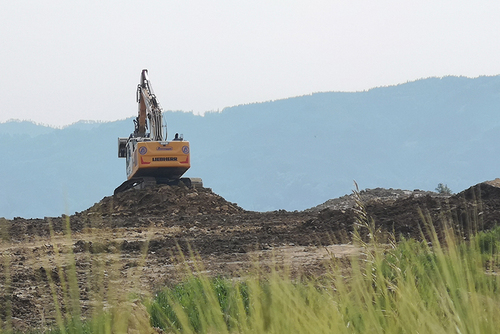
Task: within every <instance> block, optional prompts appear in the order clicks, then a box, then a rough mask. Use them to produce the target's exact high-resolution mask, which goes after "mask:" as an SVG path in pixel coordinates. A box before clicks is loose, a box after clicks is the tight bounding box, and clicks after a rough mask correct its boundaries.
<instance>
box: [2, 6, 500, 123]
mask: <svg viewBox="0 0 500 334" xmlns="http://www.w3.org/2000/svg"><path fill="white" fill-rule="evenodd" d="M499 18H500V1H498V0H495V1H480V0H479V1H465V0H464V1H462V0H450V1H440V0H432V1H426V0H394V1H392V0H366V1H362V0H344V1H336V0H331V1H315V0H307V1H292V0H288V1H277V0H276V1H274V0H267V1H260V0H252V1H237V0H228V1H219V0H215V1H202V0H196V1H195V0H193V1H189V0H176V1H173V0H172V1H151V0H148V1H125V0H122V1H105V0H104V1H103V0H99V1H92V0H85V1H67V0H58V1H55V0H46V1H38V0H33V1H19V0H16V1H2V6H1V10H0V24H1V30H0V45H1V52H0V69H1V75H0V82H1V86H0V99H1V104H0V122H4V121H6V120H8V119H12V118H14V119H29V120H33V121H35V122H41V123H45V124H51V125H65V124H70V123H73V122H76V121H78V120H82V119H84V120H116V119H123V118H126V117H130V116H135V115H136V113H137V106H136V102H135V90H136V86H137V84H138V83H139V77H140V72H141V70H142V69H143V68H147V69H149V75H150V79H151V82H152V84H153V87H154V90H155V92H156V95H157V97H158V99H159V100H160V102H161V104H162V106H163V108H164V109H165V110H184V111H194V112H196V113H203V112H204V111H207V110H218V109H220V110H222V109H223V108H224V107H227V106H232V105H238V104H245V103H251V102H261V101H268V100H275V99H281V98H287V97H292V96H298V95H305V94H310V93H312V92H320V91H357V90H364V89H369V88H372V87H376V86H384V85H393V84H398V83H403V82H406V81H412V80H415V79H419V78H425V77H430V76H444V75H464V76H469V77H475V76H479V75H496V74H500V19H499Z"/></svg>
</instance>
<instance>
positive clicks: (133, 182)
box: [113, 177, 203, 195]
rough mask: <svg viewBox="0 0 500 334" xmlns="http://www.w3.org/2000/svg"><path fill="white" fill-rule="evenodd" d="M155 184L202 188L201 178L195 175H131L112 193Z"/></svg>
mask: <svg viewBox="0 0 500 334" xmlns="http://www.w3.org/2000/svg"><path fill="white" fill-rule="evenodd" d="M157 184H166V185H170V186H179V185H181V184H182V185H184V186H186V187H188V188H203V181H202V180H201V178H197V177H192V178H189V177H181V178H180V179H168V178H161V177H133V178H131V179H130V180H127V181H125V182H123V183H122V184H121V185H120V186H118V187H117V188H116V189H115V191H114V193H113V194H114V195H116V194H118V193H121V192H124V191H127V190H129V189H144V188H148V187H154V186H156V185H157Z"/></svg>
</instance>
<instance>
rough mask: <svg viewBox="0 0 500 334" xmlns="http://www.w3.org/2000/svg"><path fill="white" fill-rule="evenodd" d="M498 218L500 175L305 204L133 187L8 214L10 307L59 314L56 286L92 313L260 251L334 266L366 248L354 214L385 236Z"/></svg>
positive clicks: (2, 301)
mask: <svg viewBox="0 0 500 334" xmlns="http://www.w3.org/2000/svg"><path fill="white" fill-rule="evenodd" d="M360 201H361V202H360ZM357 203H358V204H357ZM361 203H362V204H361ZM359 204H361V205H362V206H359ZM499 219H500V179H496V180H494V181H488V182H484V183H480V184H478V185H475V186H473V187H471V188H469V189H467V190H464V191H463V192H461V193H459V194H456V195H453V196H443V195H439V194H437V193H433V192H424V191H420V190H414V191H407V190H398V189H381V188H377V189H366V190H363V191H360V192H359V193H357V194H352V195H346V196H343V197H341V198H338V199H332V200H329V201H327V202H325V203H323V204H321V205H319V206H317V207H315V208H311V209H309V210H305V211H300V212H297V211H296V212H287V211H282V210H280V211H273V212H252V211H246V210H244V209H242V208H241V207H239V206H238V205H236V204H235V203H231V202H228V201H226V200H225V199H224V198H222V197H221V196H219V195H217V194H215V193H213V192H212V190H211V189H209V188H200V189H191V188H186V187H184V186H180V187H179V186H158V187H154V188H148V189H143V190H129V191H126V192H123V193H120V194H117V195H115V196H110V197H105V198H103V199H102V200H101V201H99V202H98V203H96V204H95V205H94V206H92V207H90V208H89V209H87V210H85V211H82V212H79V213H76V214H74V215H72V216H63V217H57V218H45V219H23V218H15V219H13V220H5V219H3V220H0V226H1V227H2V237H3V239H2V243H1V244H0V252H1V254H2V261H1V263H0V272H1V273H2V275H0V319H1V320H2V321H5V319H7V318H10V317H11V318H12V324H11V325H12V326H13V327H14V328H15V329H17V330H21V331H22V330H26V329H28V328H33V327H42V328H43V327H47V326H51V325H53V324H54V322H55V320H56V317H57V314H56V312H55V311H54V297H56V298H57V300H58V303H59V304H60V305H62V309H63V311H64V310H69V309H70V308H71V303H68V300H69V298H68V297H65V296H67V295H68V294H71V291H73V292H74V293H76V294H79V298H80V307H81V310H82V312H83V315H84V316H87V315H89V314H90V311H91V310H92V309H93V307H95V306H96V305H97V306H98V305H99V304H100V302H102V305H103V307H107V305H109V304H112V303H113V301H118V302H120V301H121V300H124V298H125V297H126V296H129V295H130V293H132V292H133V293H136V295H138V296H149V295H151V294H153V293H154V292H155V291H157V289H160V288H161V287H164V286H170V285H172V284H175V283H176V282H179V281H180V280H182V279H183V278H184V277H185V271H186V268H191V269H192V268H195V267H196V269H197V270H198V271H199V272H203V273H206V274H208V275H213V276H226V277H232V278H238V277H242V276H245V275H246V274H247V273H248V272H250V271H252V270H255V269H254V265H255V263H256V261H258V262H259V263H260V264H261V265H264V266H266V265H268V266H272V265H275V264H279V265H283V264H285V265H287V266H288V267H289V268H290V271H291V273H292V275H295V276H299V275H306V276H308V275H314V276H319V275H323V274H324V273H325V270H326V269H325V266H324V265H323V264H324V262H325V260H327V259H329V258H331V257H332V256H335V257H339V258H343V257H348V256H352V255H354V254H358V253H359V252H360V249H359V248H358V247H357V246H354V245H353V242H352V237H353V231H354V227H355V226H358V231H359V234H360V237H361V238H362V239H364V240H367V238H368V236H369V235H370V234H369V233H370V231H369V228H368V226H370V225H372V229H373V230H374V231H376V233H375V235H376V236H377V237H378V238H380V239H379V240H380V241H381V242H386V240H387V238H395V239H399V238H401V237H405V238H410V237H412V238H417V239H421V238H422V233H421V230H423V231H424V235H425V231H426V228H425V226H429V224H433V226H435V227H436V229H437V231H438V234H439V233H440V232H441V231H442V227H443V226H453V227H455V228H456V231H460V233H461V234H462V236H463V237H464V238H467V237H468V235H469V233H470V232H471V231H478V230H485V229H490V228H492V227H493V226H495V225H497V224H498V222H499V221H498V220H499ZM424 221H427V224H426V223H424ZM354 244H356V243H354ZM182 254H184V255H186V256H187V258H188V260H187V261H184V260H183V258H182ZM189 254H194V255H192V256H191V257H190V255H189ZM193 256H196V257H197V259H198V261H193ZM72 273H76V276H74V275H72ZM68 282H70V283H71V282H74V285H75V286H78V288H77V289H73V290H72V289H71V288H69V287H68V284H69V283H68ZM69 285H71V284H69ZM66 288H67V289H66ZM65 291H66V292H65ZM67 291H70V292H67ZM0 324H1V322H0Z"/></svg>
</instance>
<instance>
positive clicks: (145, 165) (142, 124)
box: [114, 70, 203, 194]
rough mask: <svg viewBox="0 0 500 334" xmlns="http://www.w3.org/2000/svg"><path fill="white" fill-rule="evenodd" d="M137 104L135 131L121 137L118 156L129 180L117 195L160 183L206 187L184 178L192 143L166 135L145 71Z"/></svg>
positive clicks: (138, 91)
mask: <svg viewBox="0 0 500 334" xmlns="http://www.w3.org/2000/svg"><path fill="white" fill-rule="evenodd" d="M137 103H138V106H139V110H138V115H137V117H136V118H135V120H134V125H135V130H134V132H133V133H132V134H131V135H130V136H129V137H120V138H118V157H119V158H125V159H126V170H127V181H125V182H123V183H122V184H121V185H120V186H119V187H118V188H116V189H115V192H114V193H115V194H117V193H119V192H122V191H125V190H128V189H131V188H139V189H142V188H144V187H148V186H152V185H156V184H168V185H179V184H181V183H182V184H184V185H185V186H187V187H202V186H203V182H202V180H201V179H200V178H187V177H182V175H183V174H184V173H186V171H187V170H188V169H189V167H191V162H190V149H189V142H188V141H185V140H184V138H183V136H182V135H179V134H178V133H176V134H175V136H174V138H173V139H172V140H170V141H168V140H167V134H166V133H165V137H164V136H163V128H164V126H163V125H162V121H163V117H162V108H161V106H160V103H159V101H158V100H157V98H156V95H155V94H154V92H153V88H152V86H151V82H150V81H149V77H148V70H142V73H141V80H140V83H139V85H138V86H137ZM165 132H166V127H165Z"/></svg>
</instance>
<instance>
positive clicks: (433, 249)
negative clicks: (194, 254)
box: [0, 215, 500, 333]
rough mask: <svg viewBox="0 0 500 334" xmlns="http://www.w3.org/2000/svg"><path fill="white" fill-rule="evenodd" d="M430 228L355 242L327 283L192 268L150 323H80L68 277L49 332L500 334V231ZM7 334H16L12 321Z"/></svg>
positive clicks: (103, 316) (101, 315)
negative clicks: (398, 237)
mask: <svg viewBox="0 0 500 334" xmlns="http://www.w3.org/2000/svg"><path fill="white" fill-rule="evenodd" d="M360 217H361V219H360V223H361V225H363V226H364V228H370V226H369V225H370V224H369V222H368V220H366V219H365V218H363V216H362V215H361V216H360ZM426 226H429V231H428V234H429V235H431V238H430V240H427V242H417V241H415V240H403V241H402V242H399V243H398V244H396V243H392V244H390V245H382V244H380V243H378V242H377V240H373V239H372V240H371V241H370V242H368V243H363V242H362V241H361V238H358V239H357V240H358V241H357V242H359V243H360V244H361V245H362V246H363V249H364V252H363V254H361V255H359V256H354V257H352V258H350V259H349V260H348V263H347V264H346V261H345V260H344V261H341V260H340V259H336V258H333V257H332V259H331V261H330V262H329V263H328V265H329V271H328V274H326V275H324V276H322V277H309V278H302V279H297V280H292V279H291V278H290V275H289V274H288V273H287V271H286V268H285V269H278V268H274V269H271V270H264V269H262V268H259V266H258V265H256V267H255V271H254V272H253V274H252V275H249V276H248V277H247V278H245V279H244V280H231V279H227V278H209V277H207V276H205V275H202V274H198V273H200V272H201V271H202V268H201V267H200V268H195V269H194V270H191V271H189V273H188V278H187V279H186V281H185V282H184V283H182V284H179V285H176V286H174V287H171V288H165V289H164V290H162V291H159V292H158V293H157V294H156V295H155V297H154V298H152V299H151V300H147V301H145V304H146V305H147V310H148V312H149V315H150V319H148V315H147V314H143V315H142V318H141V317H139V318H138V319H136V321H135V322H131V321H130V317H131V316H136V315H133V312H131V310H132V308H133V307H134V306H133V304H131V303H123V302H120V303H117V304H115V305H114V306H113V307H111V308H109V309H108V310H106V311H105V310H104V309H103V308H102V307H101V308H98V310H99V311H98V312H96V313H94V314H95V316H94V317H93V318H92V319H91V320H89V321H87V322H81V321H80V311H79V309H78V307H77V303H78V293H75V288H76V287H75V286H74V285H75V284H76V281H75V278H74V277H72V276H69V280H68V282H66V284H67V286H68V287H69V290H68V292H67V296H68V300H66V304H67V305H68V306H67V307H61V308H59V309H58V310H57V314H58V318H57V322H58V325H57V327H56V328H54V329H52V330H47V331H45V332H51V333H124V332H136V333H141V332H143V333H152V332H153V329H152V327H151V326H154V327H158V328H161V329H162V330H164V331H165V332H174V333H332V332H333V333H496V332H497V331H498V328H500V292H499V288H500V277H499V275H498V274H497V270H498V268H499V267H498V257H499V254H500V253H499V249H500V228H496V229H494V230H492V231H489V232H480V233H478V234H476V235H475V236H474V237H472V238H471V239H470V240H467V241H464V240H462V239H460V238H457V237H456V234H455V233H454V231H452V230H451V229H448V230H446V229H445V232H444V235H443V238H442V239H441V241H440V240H439V238H438V236H437V234H436V232H435V231H434V230H433V229H432V224H426ZM372 232H374V231H372ZM371 235H376V233H371ZM4 261H7V259H6V258H5V259H4ZM6 264H7V263H6ZM7 267H8V266H6V268H7ZM7 274H8V273H7V272H6V273H4V276H5V281H4V282H6V283H7V282H8V279H7ZM4 291H7V290H4ZM71 291H73V292H71ZM2 297H3V296H2ZM4 305H5V304H4ZM56 305H59V303H57V302H56ZM64 310H65V311H64ZM64 312H66V313H67V314H65V313H64ZM7 314H8V313H7ZM148 322H149V324H148ZM150 325H151V326H150ZM2 328H3V332H10V325H9V320H8V319H7V320H6V321H4V322H3V323H2ZM0 332H2V331H0Z"/></svg>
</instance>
